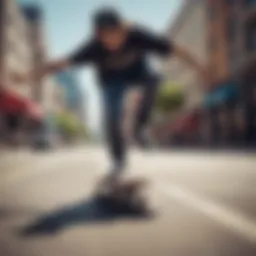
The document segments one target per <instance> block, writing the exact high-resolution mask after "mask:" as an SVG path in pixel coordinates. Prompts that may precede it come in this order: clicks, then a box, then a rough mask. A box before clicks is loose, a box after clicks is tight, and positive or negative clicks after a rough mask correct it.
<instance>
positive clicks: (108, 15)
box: [94, 8, 122, 30]
mask: <svg viewBox="0 0 256 256" xmlns="http://www.w3.org/2000/svg"><path fill="white" fill-rule="evenodd" d="M121 23H122V18H121V16H120V14H119V13H118V12H117V11H116V10H115V9H112V8H104V9H101V10H99V11H97V12H96V13H95V15H94V27H95V29H96V30H99V29H108V28H115V27H119V26H120V25H121Z"/></svg>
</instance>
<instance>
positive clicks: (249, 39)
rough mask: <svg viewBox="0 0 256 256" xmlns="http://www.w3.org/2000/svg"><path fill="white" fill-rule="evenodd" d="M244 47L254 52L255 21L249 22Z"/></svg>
mask: <svg viewBox="0 0 256 256" xmlns="http://www.w3.org/2000/svg"><path fill="white" fill-rule="evenodd" d="M246 46H247V49H248V50H249V51H250V52H251V51H252V52H256V20H254V21H251V22H249V23H248V25H247V29H246Z"/></svg>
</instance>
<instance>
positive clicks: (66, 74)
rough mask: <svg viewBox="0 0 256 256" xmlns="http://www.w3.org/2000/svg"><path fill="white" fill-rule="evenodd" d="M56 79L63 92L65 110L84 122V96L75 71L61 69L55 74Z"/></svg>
mask: <svg viewBox="0 0 256 256" xmlns="http://www.w3.org/2000/svg"><path fill="white" fill-rule="evenodd" d="M56 79H57V81H58V83H59V84H60V86H61V87H62V89H63V90H64V92H65V97H66V106H67V110H68V111H69V112H72V113H73V114H74V115H76V116H77V118H79V119H80V120H81V121H83V122H84V121H85V96H84V94H83V92H82V90H81V87H80V83H79V81H78V74H77V72H76V71H75V70H68V71H63V72H60V73H59V74H57V76H56Z"/></svg>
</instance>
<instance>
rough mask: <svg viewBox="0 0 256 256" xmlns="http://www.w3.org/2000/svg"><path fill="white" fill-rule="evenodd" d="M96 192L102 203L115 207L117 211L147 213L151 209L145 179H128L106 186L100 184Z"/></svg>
mask: <svg viewBox="0 0 256 256" xmlns="http://www.w3.org/2000/svg"><path fill="white" fill-rule="evenodd" d="M99 185H100V187H98V189H97V192H96V198H97V199H98V201H100V202H101V203H103V204H105V205H107V206H110V207H112V208H114V209H115V210H117V211H123V212H125V211H126V212H127V213H128V212H130V213H147V212H148V211H149V207H148V202H147V198H146V195H145V187H146V185H147V181H146V180H145V179H139V178H136V179H127V180H123V181H120V182H117V183H116V184H115V185H113V186H111V187H110V189H109V190H108V188H106V186H104V185H103V184H99Z"/></svg>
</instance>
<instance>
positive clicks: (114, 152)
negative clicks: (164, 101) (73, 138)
mask: <svg viewBox="0 0 256 256" xmlns="http://www.w3.org/2000/svg"><path fill="white" fill-rule="evenodd" d="M136 82H137V84H138V85H139V86H138V87H139V88H142V90H143V97H142V100H141V102H140V108H139V110H138V112H137V113H136V117H135V127H134V130H135V132H140V130H141V129H143V128H144V127H145V126H146V125H147V124H148V122H149V120H150V116H151V115H150V114H151V112H152V108H153V105H154V101H155V95H156V90H157V85H158V82H159V80H158V78H157V77H155V76H151V77H147V78H144V79H143V80H140V81H136ZM131 84H133V83H131ZM131 84H130V83H127V82H126V81H125V80H122V79H120V80H119V81H118V80H116V81H111V82H109V83H107V84H104V86H103V98H104V107H105V108H104V110H105V117H106V118H105V125H106V133H107V141H108V145H109V149H110V153H111V156H112V158H113V160H114V161H115V162H120V161H125V155H126V154H125V151H126V143H125V138H124V133H123V130H122V122H123V107H124V106H123V105H124V104H123V103H124V98H125V95H126V93H127V91H128V90H129V89H131V88H134V85H133V86H132V85H131Z"/></svg>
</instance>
